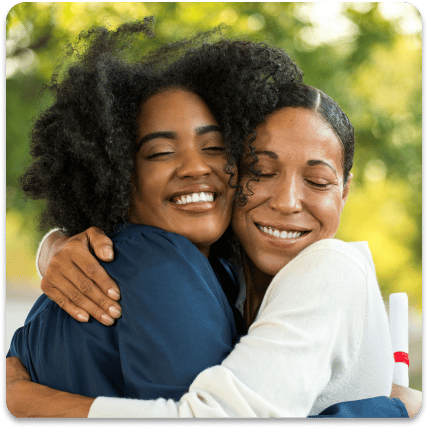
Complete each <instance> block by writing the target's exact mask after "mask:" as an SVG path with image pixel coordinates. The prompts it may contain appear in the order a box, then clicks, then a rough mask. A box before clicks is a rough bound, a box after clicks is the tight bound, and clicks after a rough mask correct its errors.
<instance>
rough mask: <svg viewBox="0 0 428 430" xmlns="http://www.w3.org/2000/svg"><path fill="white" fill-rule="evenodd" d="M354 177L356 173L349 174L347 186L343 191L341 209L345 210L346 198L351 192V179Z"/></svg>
mask: <svg viewBox="0 0 428 430" xmlns="http://www.w3.org/2000/svg"><path fill="white" fill-rule="evenodd" d="M353 177H354V175H353V174H352V173H350V174H349V176H348V182H346V184H345V186H344V187H343V191H342V206H341V208H340V211H341V212H342V211H343V208H344V207H345V203H346V199H347V198H348V194H349V187H350V185H351V180H352V178H353Z"/></svg>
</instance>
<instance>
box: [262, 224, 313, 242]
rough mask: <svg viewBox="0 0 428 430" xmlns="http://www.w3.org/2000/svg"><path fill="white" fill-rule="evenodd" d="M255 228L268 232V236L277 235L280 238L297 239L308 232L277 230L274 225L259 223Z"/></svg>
mask: <svg viewBox="0 0 428 430" xmlns="http://www.w3.org/2000/svg"><path fill="white" fill-rule="evenodd" d="M256 226H257V228H258V229H259V230H261V231H262V232H263V233H266V234H269V235H270V236H274V237H278V238H281V239H297V238H298V237H301V236H302V235H304V234H306V233H308V231H301V230H300V231H297V230H295V231H293V230H290V231H287V230H278V229H277V228H274V227H269V226H261V225H259V224H256Z"/></svg>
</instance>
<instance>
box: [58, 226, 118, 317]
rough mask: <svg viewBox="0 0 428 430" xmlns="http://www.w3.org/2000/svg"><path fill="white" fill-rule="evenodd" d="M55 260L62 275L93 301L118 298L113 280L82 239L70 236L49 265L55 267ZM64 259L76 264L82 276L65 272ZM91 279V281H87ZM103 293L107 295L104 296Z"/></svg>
mask: <svg viewBox="0 0 428 430" xmlns="http://www.w3.org/2000/svg"><path fill="white" fill-rule="evenodd" d="M87 231H88V230H87ZM105 237H106V236H105ZM107 239H108V238H107ZM108 240H110V239H108ZM110 242H111V241H110ZM112 252H113V251H112ZM55 257H57V258H55ZM55 260H58V268H60V269H61V271H62V272H63V275H64V276H65V277H66V278H67V279H69V280H70V281H71V282H72V283H74V284H75V285H76V286H77V287H78V288H79V290H80V291H81V292H82V293H83V294H84V295H86V296H88V297H89V298H90V299H91V300H93V301H94V302H95V303H98V304H100V303H102V302H104V301H105V300H108V297H110V299H112V300H119V299H120V290H119V287H118V286H117V284H116V282H114V280H113V279H112V278H111V277H110V276H109V275H108V273H107V272H106V271H105V270H104V269H103V267H102V266H101V265H100V263H99V262H98V261H97V259H96V258H95V257H94V256H93V255H92V254H91V253H90V252H89V249H88V248H87V245H86V244H85V242H84V241H83V242H81V241H80V239H73V238H71V239H70V240H69V241H68V242H67V243H65V244H64V245H63V247H62V249H61V251H60V252H58V254H57V255H56V256H54V257H52V262H51V265H52V267H53V268H54V267H55V266H54V264H55V263H57V261H55ZM65 261H70V262H72V263H74V265H75V266H77V267H78V268H79V269H80V271H81V272H82V273H83V275H84V277H82V275H81V274H80V272H79V271H75V272H74V271H72V272H71V273H70V274H68V273H66V272H65V271H64V269H63V267H62V266H63V264H64V263H63V262H65ZM52 263H54V264H52ZM70 270H72V267H70ZM70 275H71V277H70ZM74 276H76V277H77V278H78V279H74ZM85 278H86V279H85ZM91 280H92V283H91V282H89V281H91ZM93 284H96V285H97V286H98V287H99V289H100V290H101V292H102V293H103V294H100V293H99V291H98V289H93ZM92 292H93V293H94V296H92V295H91V293H92ZM103 295H106V296H108V297H105V298H104V297H103ZM108 303H109V306H108V307H110V306H111V305H112V304H113V303H112V302H111V301H110V302H108ZM107 309H108V308H107ZM107 309H105V310H107Z"/></svg>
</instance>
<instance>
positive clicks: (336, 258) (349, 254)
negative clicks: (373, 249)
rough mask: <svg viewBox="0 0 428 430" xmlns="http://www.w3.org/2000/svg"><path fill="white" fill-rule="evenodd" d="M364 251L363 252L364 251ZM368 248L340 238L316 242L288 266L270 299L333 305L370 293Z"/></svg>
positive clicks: (269, 293) (272, 287)
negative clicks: (325, 302)
mask: <svg viewBox="0 0 428 430" xmlns="http://www.w3.org/2000/svg"><path fill="white" fill-rule="evenodd" d="M360 248H361V249H360ZM366 251H368V247H366V245H364V244H363V245H357V246H355V244H353V243H346V242H343V241H340V240H337V239H325V240H321V241H319V242H316V243H314V244H312V245H310V246H308V247H307V248H306V249H304V250H303V251H302V252H301V253H300V254H299V255H297V256H296V257H295V258H294V259H293V260H291V261H290V262H289V263H288V264H287V265H286V266H284V267H283V268H282V269H281V270H280V271H279V272H278V274H277V275H276V276H275V277H274V279H273V280H272V282H271V285H270V286H269V289H268V291H267V296H268V297H270V298H273V297H279V296H284V300H288V301H290V302H294V301H295V300H297V298H296V297H297V296H298V297H301V298H302V300H306V301H311V300H312V299H313V300H317V301H320V300H321V301H324V300H326V299H327V300H328V301H330V302H331V303H335V302H342V301H349V302H350V303H351V302H352V300H354V299H355V298H356V297H360V298H364V297H365V296H366V294H367V285H368V282H367V278H368V276H371V275H369V271H370V261H371V257H370V261H369V260H368V256H367V255H365V252H366Z"/></svg>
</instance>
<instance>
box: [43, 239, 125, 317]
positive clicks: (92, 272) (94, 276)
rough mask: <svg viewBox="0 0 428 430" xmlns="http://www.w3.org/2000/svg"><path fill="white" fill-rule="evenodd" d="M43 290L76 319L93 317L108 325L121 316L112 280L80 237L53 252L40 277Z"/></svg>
mask: <svg viewBox="0 0 428 430" xmlns="http://www.w3.org/2000/svg"><path fill="white" fill-rule="evenodd" d="M41 287H42V290H43V292H44V293H45V294H46V295H47V296H48V297H49V298H50V299H51V300H53V301H55V302H56V303H57V304H58V305H59V306H60V307H61V308H62V309H64V310H65V311H66V312H67V313H69V314H70V315H71V316H72V317H73V318H75V319H77V320H78V321H88V320H89V316H92V317H94V318H95V319H96V320H97V321H99V322H100V323H102V324H104V325H111V324H113V322H114V319H115V318H119V317H120V316H121V307H120V305H119V304H118V303H117V302H116V301H115V300H113V299H111V298H110V297H108V296H107V295H106V294H105V292H108V294H109V295H110V296H111V297H114V298H116V299H119V298H120V295H119V289H118V287H117V285H116V283H115V282H114V281H113V280H112V279H111V278H110V277H109V276H108V274H107V273H106V272H105V270H104V269H103V268H102V267H101V265H100V264H99V263H98V261H97V260H96V258H95V257H94V256H93V255H92V254H91V253H90V252H89V250H88V248H87V246H86V245H84V243H82V242H81V241H80V240H70V241H69V242H67V243H66V244H64V246H63V247H62V249H61V251H59V252H58V253H57V254H56V255H55V256H53V257H52V260H51V263H50V265H49V267H48V269H47V271H46V274H45V276H44V277H43V279H42V284H41Z"/></svg>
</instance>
